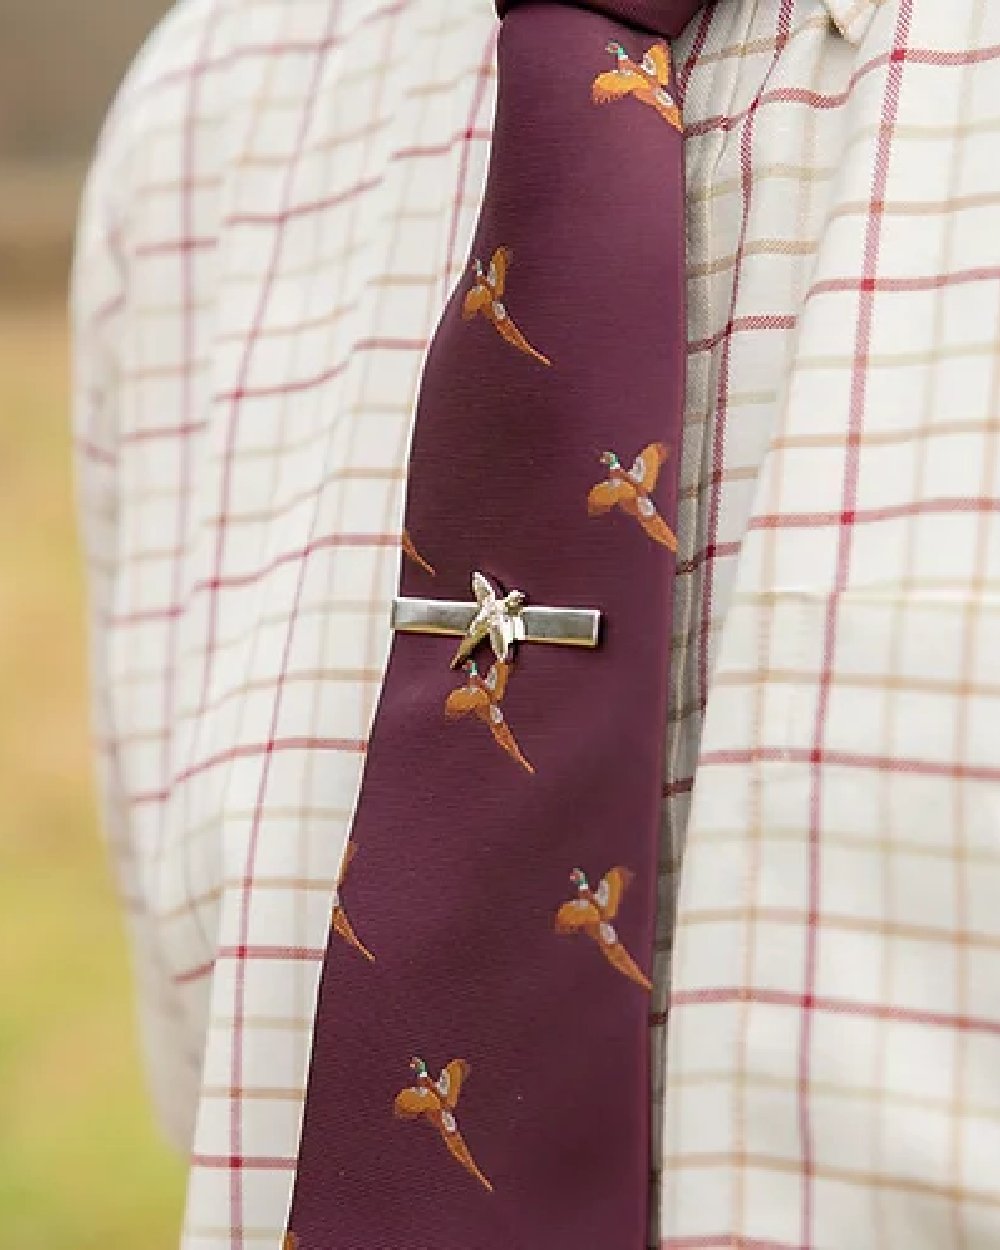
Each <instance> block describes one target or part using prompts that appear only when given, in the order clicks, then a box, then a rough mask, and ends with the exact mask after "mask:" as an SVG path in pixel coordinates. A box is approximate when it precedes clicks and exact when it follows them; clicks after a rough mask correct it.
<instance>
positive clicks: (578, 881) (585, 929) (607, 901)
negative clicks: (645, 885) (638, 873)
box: [556, 867, 653, 990]
mask: <svg viewBox="0 0 1000 1250" xmlns="http://www.w3.org/2000/svg"><path fill="white" fill-rule="evenodd" d="M569 879H570V881H571V882H572V884H573V885H574V886H575V887H576V898H574V899H571V900H570V901H569V902H568V903H563V905H562V907H560V908H559V910H558V911H557V912H556V932H557V933H583V934H585V935H586V936H587V937H589V938H591V939H593V941H595V942H596V943H597V945H598V946H599V947H600V949H601V954H602V955H603V956H604V958H605V959H606V960H607V961H608V963H609V964H611V966H612V967H613V968H617V970H618V971H619V972H620V973H621V974H622V975H623V976H626V977H628V979H629V980H630V981H634V982H635V983H636V985H641V986H642V988H643V989H645V990H650V989H652V988H653V987H652V984H651V982H650V980H649V978H648V977H647V976H646V974H645V973H644V972H643V971H642V969H641V968H640V967H639V965H638V964H637V963H636V962H635V960H634V959H633V958H632V956H631V955H630V954H629V953H628V951H627V950H626V949H625V947H624V946H622V944H621V942H620V940H619V938H618V934H617V933H616V932H615V927H614V925H613V924H612V923H611V922H612V920H614V918H615V916H616V915H617V914H618V908H619V906H620V905H621V901H622V895H623V894H624V893H625V891H626V889H627V888H628V886H629V883H630V882H631V880H632V874H631V873H630V872H629V870H628V869H627V868H621V867H617V868H612V869H610V871H608V872H606V873H605V874H604V876H603V877H602V878H601V882H600V884H599V885H598V887H597V889H596V890H592V889H591V888H590V882H589V881H588V880H587V877H586V874H585V873H584V872H583V870H582V869H580V868H574V869H573V871H572V872H571V873H570V878H569Z"/></svg>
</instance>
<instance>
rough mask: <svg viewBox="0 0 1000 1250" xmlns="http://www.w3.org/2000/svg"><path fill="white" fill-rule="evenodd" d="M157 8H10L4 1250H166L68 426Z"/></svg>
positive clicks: (0, 674) (161, 1161)
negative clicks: (95, 735)
mask: <svg viewBox="0 0 1000 1250" xmlns="http://www.w3.org/2000/svg"><path fill="white" fill-rule="evenodd" d="M167 7H168V5H167V3H166V0H87V2H85V3H82V2H81V0H0V1250H15V1248H16V1250H98V1247H100V1250H175V1248H176V1246H177V1238H178V1228H179V1223H180V1209H181V1203H182V1199H183V1167H182V1165H181V1163H180V1162H179V1161H178V1160H177V1159H176V1158H175V1157H174V1156H173V1155H172V1154H171V1153H170V1151H169V1150H168V1148H167V1147H166V1146H165V1145H164V1144H163V1143H162V1142H161V1140H160V1138H159V1136H158V1134H157V1130H156V1128H155V1126H154V1124H153V1122H152V1119H151V1115H150V1111H149V1106H148V1103H147V1100H146V1094H145V1089H144V1086H143V1077H142V1073H141V1070H140V1067H139V1060H138V1054H137V1044H136V1037H135V1029H134V1024H133V1014H132V1001H131V987H130V984H129V973H128V966H127V957H126V948H125V942H124V936H123V932H122V927H121V921H120V917H119V913H118V909H117V905H116V902H115V897H114V889H113V886H112V883H111V881H110V879H109V875H108V872H107V869H106V864H105V859H104V853H103V848H102V846H101V842H100V834H99V831H98V828H97V822H96V820H95V815H94V804H93V794H92V788H91V773H90V751H89V744H88V740H87V705H86V689H85V674H84V643H83V634H82V619H83V586H82V581H81V576H80V568H79V562H78V556H77V550H76V536H75V532H74V526H73V502H72V494H71V480H70V459H69V437H68V414H67V358H66V353H67V342H66V318H65V287H66V267H67V263H68V259H69V254H70V244H71V238H72V229H73V220H74V215H75V212H76V202H77V196H78V193H79V185H80V179H81V177H82V174H83V171H84V169H85V167H86V163H87V160H88V158H89V154H90V151H91V148H92V146H93V143H94V139H95V137H96V134H97V129H98V126H99V125H100V121H101V118H102V116H103V114H104V111H105V109H106V107H107V104H108V101H109V99H110V97H111V95H112V93H113V92H114V90H115V87H116V86H117V83H118V81H119V79H120V78H121V75H122V73H123V71H124V69H125V67H126V65H127V63H128V61H129V60H130V59H131V57H132V55H133V54H134V52H135V50H136V48H137V47H138V45H139V44H140V42H141V41H142V39H143V37H144V36H145V34H146V33H147V31H148V30H149V28H150V27H151V26H152V25H153V23H154V22H155V21H156V19H157V18H158V17H159V16H160V15H161V14H162V12H163V11H164V10H165V9H166V8H167Z"/></svg>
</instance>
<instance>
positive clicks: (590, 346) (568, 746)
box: [285, 0, 700, 1250]
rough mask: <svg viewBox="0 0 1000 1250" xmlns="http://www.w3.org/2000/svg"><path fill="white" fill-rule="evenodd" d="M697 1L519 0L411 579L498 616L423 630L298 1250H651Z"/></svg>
mask: <svg viewBox="0 0 1000 1250" xmlns="http://www.w3.org/2000/svg"><path fill="white" fill-rule="evenodd" d="M699 7H700V4H699V3H698V0H683V2H682V3H674V2H673V0H594V2H593V3H589V4H576V5H572V4H564V3H540V2H530V3H523V4H520V3H515V2H514V0H509V2H508V3H506V4H504V3H501V4H499V5H498V9H499V12H500V16H501V17H503V26H502V28H501V31H500V37H499V46H498V83H497V112H496V121H495V128H494V137H493V147H492V152H491V158H490V168H489V174H488V178H487V185H486V190H485V195H484V201H483V207H482V211H481V215H480V219H479V222H478V225H477V229H476V233H475V238H474V243H473V249H472V256H471V257H470V265H469V269H468V271H467V273H466V274H465V275H464V276H463V278H462V280H461V281H460V282H459V284H458V287H457V289H456V290H455V292H454V294H453V295H452V298H451V300H450V301H449V303H448V305H447V307H446V309H445V311H444V313H443V315H442V318H441V321H440V324H439V326H438V328H437V330H436V333H435V335H434V338H433V341H432V343H431V346H430V348H429V351H428V354H427V359H426V362H425V367H424V373H423V378H422V381H421V388H420V395H419V399H418V404H417V413H416V420H415V425H414V433H413V441H412V447H411V455H410V466H409V479H408V488H407V503H406V528H405V531H404V540H403V549H404V557H405V558H404V561H403V571H402V575H401V586H400V590H401V594H402V595H403V596H405V597H406V599H407V600H408V601H419V600H430V601H438V600H440V601H442V602H443V601H462V600H468V601H470V602H471V601H472V599H473V595H472V591H471V589H470V583H471V579H472V576H473V573H476V574H477V577H476V579H475V582H476V586H475V591H476V601H475V603H474V608H475V610H476V611H477V612H478V613H479V615H478V620H479V621H480V623H481V624H482V626H483V628H482V629H481V630H480V631H479V633H478V634H473V636H472V637H471V638H470V639H469V642H468V645H467V646H465V647H464V648H463V650H464V651H468V652H470V654H469V655H468V656H467V658H466V662H465V665H464V668H462V669H460V670H453V669H452V667H451V661H452V658H453V655H454V652H455V643H454V642H453V641H452V642H449V641H448V639H447V638H443V637H435V636H434V635H433V633H419V632H416V633H409V632H407V633H399V632H398V633H397V634H396V637H395V639H394V642H393V646H392V651H391V655H390V659H389V666H388V669H387V672H386V677H385V681H384V684H383V688H382V694H381V698H380V702H379V707H378V711H377V714H376V717H375V722H374V725H373V728H372V734H371V739H370V743H369V749H368V756H367V760H366V764H365V770H364V775H363V778H362V784H361V791H360V795H359V799H358V804H357V808H356V812H355V817H354V823H353V827H352V831H351V838H350V841H349V844H348V854H347V856H346V857H345V873H344V876H343V878H342V881H341V884H340V889H339V892H338V900H337V906H336V908H335V910H334V915H333V925H332V929H331V937H330V942H329V946H328V949H327V952H326V957H325V961H324V967H323V973H322V977H321V982H320V989H319V996H318V1001H317V1012H316V1020H315V1031H314V1039H313V1051H312V1059H311V1068H310V1075H309V1083H308V1090H307V1096H306V1107H305V1113H304V1119H303V1125H302V1134H301V1143H300V1150H299V1159H298V1168H297V1176H296V1184H295V1190H294V1195H293V1199H292V1207H291V1211H290V1216H289V1223H288V1232H287V1234H286V1238H285V1245H286V1250H293V1248H294V1250H642V1248H643V1247H644V1246H645V1245H646V1244H647V1241H646V1239H647V1229H648V1224H649V1178H650V1163H651V1160H650V1122H649V1121H650V1091H651V1074H650V1045H649V990H650V981H649V975H650V967H651V962H652V950H653V933H654V921H655V907H656V893H657V891H656V884H657V850H658V842H659V836H658V835H659V827H660V808H661V795H662V780H663V764H664V759H665V743H664V737H665V732H666V729H665V726H666V708H667V684H668V669H669V650H670V636H671V627H670V622H671V605H672V580H673V573H674V552H675V550H676V540H675V538H674V526H675V517H676V494H677V484H676V483H677V478H676V471H675V470H676V465H677V455H678V450H679V445H680V427H681V417H682V411H683V395H684V357H685V342H686V334H685V314H684V298H683V296H684V250H683V237H684V199H683V193H684V188H683V161H682V152H683V138H682V133H681V125H680V119H679V114H678V110H677V102H676V95H675V92H674V84H673V78H672V73H671V68H670V56H669V50H668V46H667V44H666V43H665V42H664V40H665V39H667V38H670V37H672V36H674V35H676V34H678V33H679V32H680V30H681V29H683V27H684V25H685V24H686V23H687V21H688V20H689V19H690V18H691V16H692V15H693V13H694V12H695V11H696V10H697V9H698V8H699ZM515 589H516V591H518V592H523V595H524V596H526V600H527V605H529V606H530V605H531V604H538V605H569V606H572V607H581V608H588V609H595V610H597V611H599V612H600V614H601V633H600V637H599V641H598V645H597V647H596V649H592V650H591V649H587V648H585V647H569V646H565V647H564V646H558V645H551V646H542V645H536V644H535V643H533V642H532V641H530V633H529V638H528V640H525V641H517V639H518V628H519V622H520V620H521V618H520V616H519V613H518V609H519V607H520V603H521V598H520V595H515V596H513V597H512V598H510V599H507V598H505V597H506V596H508V595H509V594H510V593H511V592H513V591H515ZM425 606H426V605H425ZM431 607H432V608H433V603H432V604H431ZM526 612H527V609H525V613H526ZM557 615H558V614H557ZM432 616H433V612H432ZM557 632H558V631H557ZM480 635H481V637H480Z"/></svg>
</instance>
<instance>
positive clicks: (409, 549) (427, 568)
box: [400, 530, 437, 577]
mask: <svg viewBox="0 0 1000 1250" xmlns="http://www.w3.org/2000/svg"><path fill="white" fill-rule="evenodd" d="M400 546H401V547H402V549H403V555H404V556H406V558H407V559H408V560H412V561H413V563H414V564H416V565H417V566H418V567H420V568H422V569H423V570H424V572H425V573H428V574H430V576H431V577H437V569H436V568H435V567H434V565H433V564H430V563H429V562H428V561H427V560H425V559H424V557H423V556H422V555H421V554H420V552H419V551H418V550H417V548H416V546H415V544H414V542H413V539H412V538H411V537H410V532H409V530H403V533H402V535H401V536H400Z"/></svg>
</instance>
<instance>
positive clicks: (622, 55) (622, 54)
mask: <svg viewBox="0 0 1000 1250" xmlns="http://www.w3.org/2000/svg"><path fill="white" fill-rule="evenodd" d="M608 51H609V52H610V53H611V55H612V56H616V57H617V58H618V60H619V61H624V60H626V59H627V58H628V53H627V52H626V51H625V49H624V48H623V47H622V46H621V44H620V43H619V42H618V41H617V39H612V40H611V42H610V43H609V44H608Z"/></svg>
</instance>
